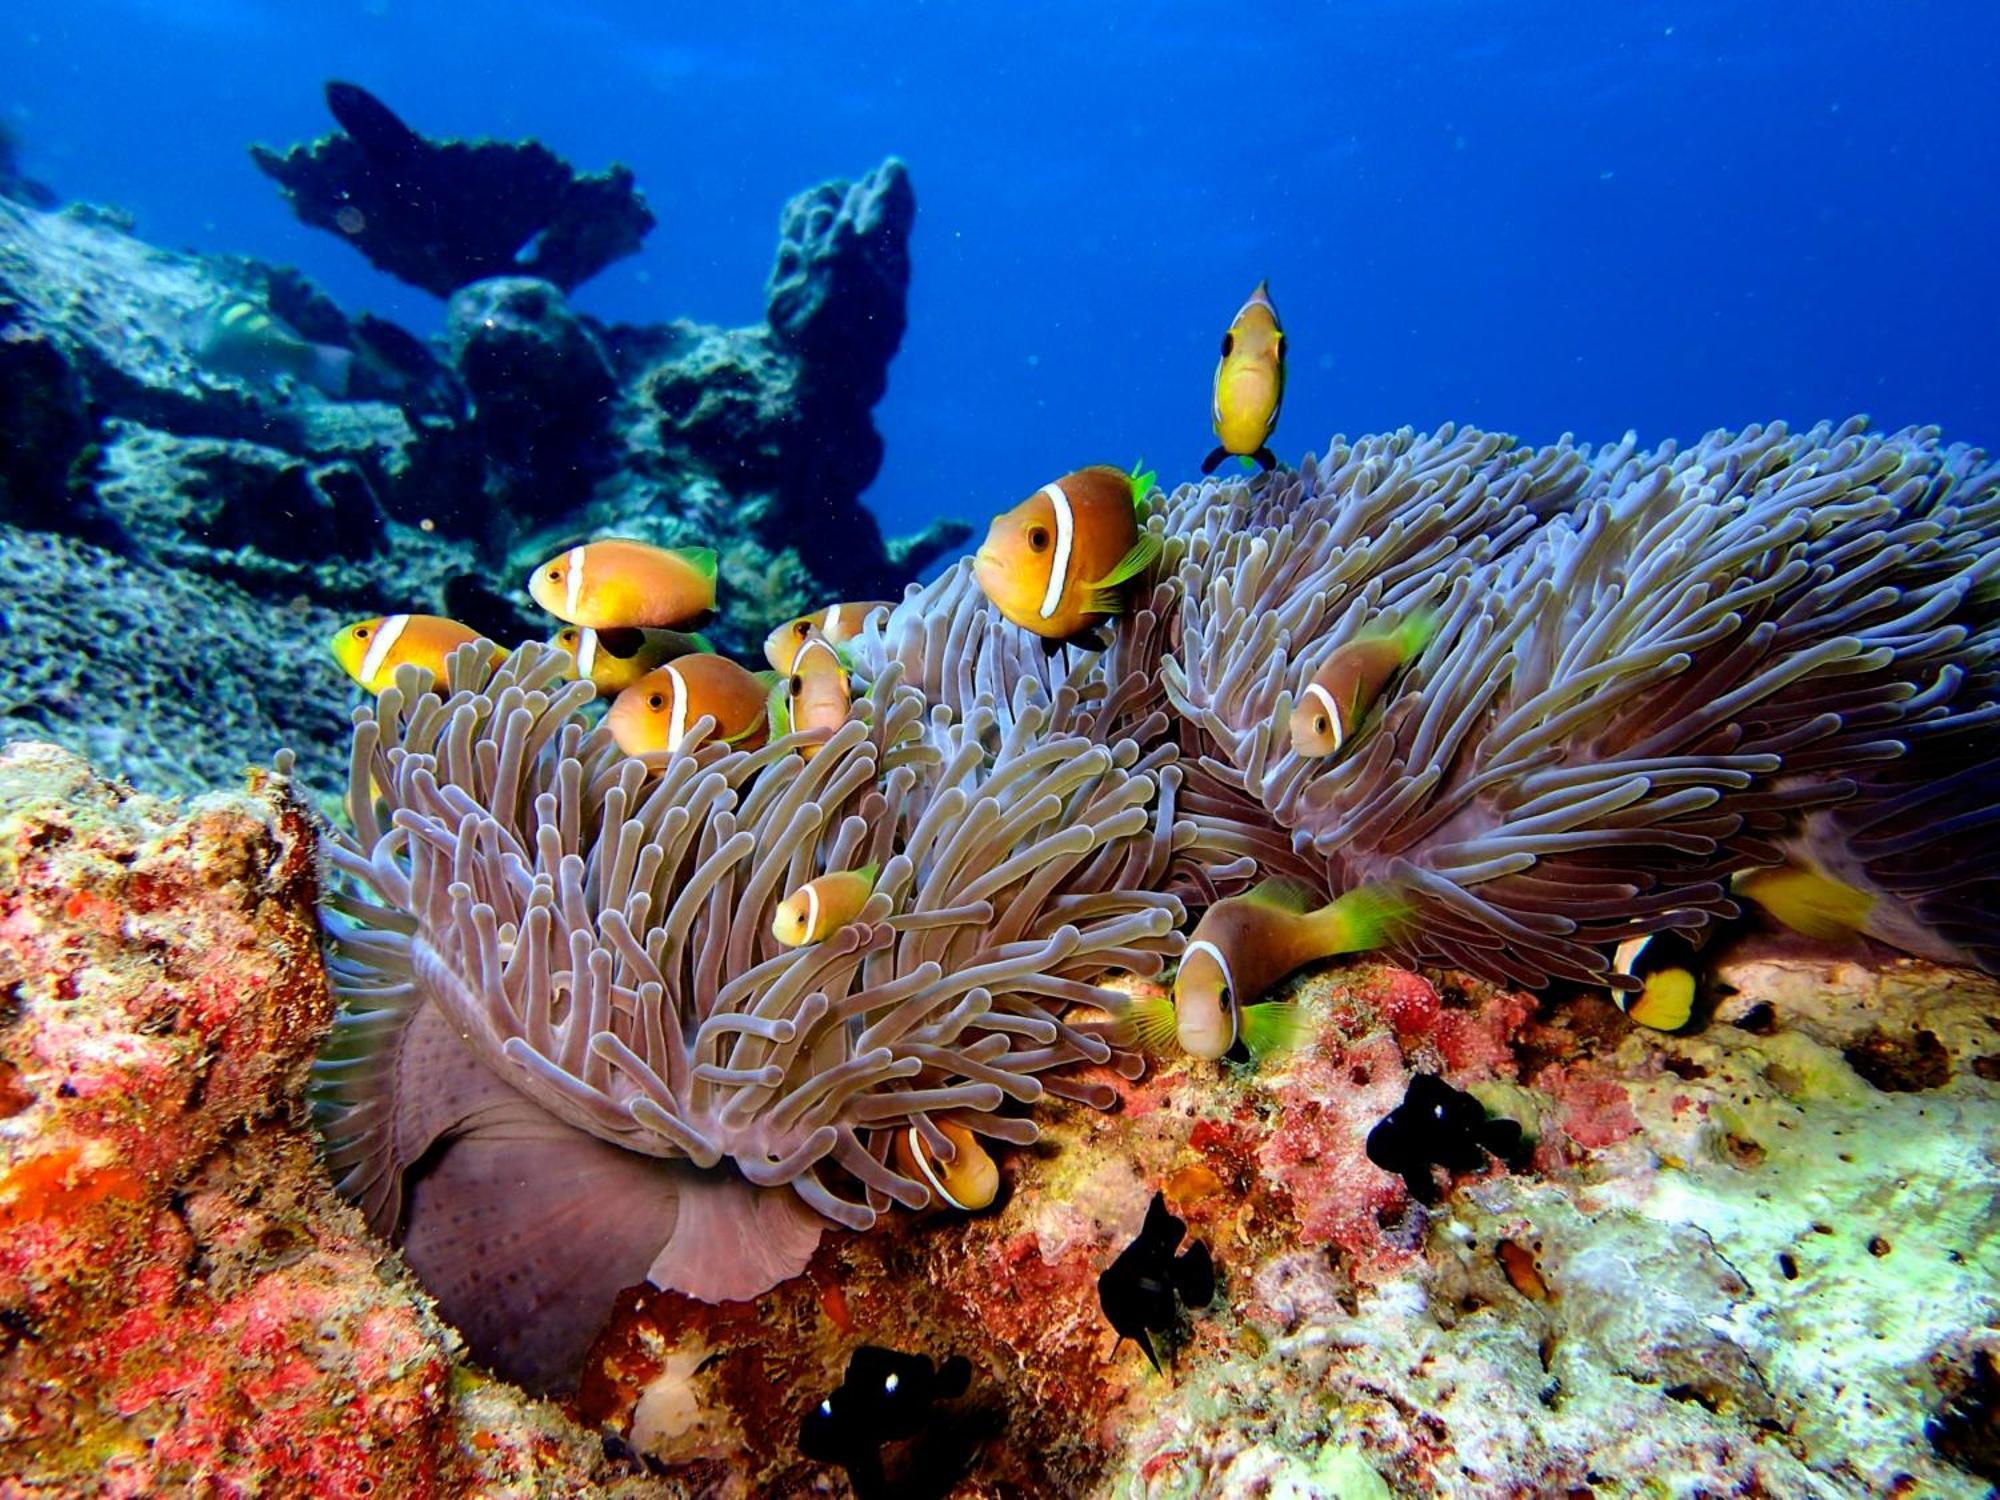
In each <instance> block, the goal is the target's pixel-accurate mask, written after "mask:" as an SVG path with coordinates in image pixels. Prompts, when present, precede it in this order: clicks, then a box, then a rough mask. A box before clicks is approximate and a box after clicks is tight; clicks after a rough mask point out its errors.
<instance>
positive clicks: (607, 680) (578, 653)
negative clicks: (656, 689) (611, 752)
mask: <svg viewBox="0 0 2000 1500" xmlns="http://www.w3.org/2000/svg"><path fill="white" fill-rule="evenodd" d="M549 644H550V645H552V646H554V647H555V648H556V649H557V650H558V651H562V652H566V653H567V654H568V656H569V658H570V676H572V677H574V678H577V679H578V680H580V681H584V682H589V683H591V684H593V685H594V686H595V687H596V688H597V691H598V694H599V695H600V696H602V697H606V698H614V697H616V696H617V695H618V694H620V693H622V692H624V691H625V689H627V688H628V687H630V686H631V685H632V684H633V683H635V682H637V681H638V680H639V679H640V678H641V677H644V676H645V675H646V674H647V673H648V672H651V671H653V670H655V669H656V668H658V667H662V666H665V665H666V664H667V663H668V662H670V661H672V660H674V659H675V658H676V657H680V656H693V655H700V654H702V653H704V652H713V651H714V650H715V647H714V646H712V645H710V644H709V641H708V638H707V637H706V636H703V635H698V634H695V633H694V632H692V631H682V630H591V629H589V628H588V627H587V626H581V625H566V626H564V627H563V628H562V629H561V630H558V631H557V632H556V633H555V637H554V639H552V640H551V641H550V642H549Z"/></svg>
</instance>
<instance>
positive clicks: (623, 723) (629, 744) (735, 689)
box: [604, 655, 770, 755]
mask: <svg viewBox="0 0 2000 1500" xmlns="http://www.w3.org/2000/svg"><path fill="white" fill-rule="evenodd" d="M769 692H770V688H769V685H768V684H767V683H766V682H765V681H763V680H762V679H760V678H759V677H758V676H757V674H755V673H754V672H746V671H745V670H744V669H743V668H741V667H739V666H737V665H736V663H735V662H733V661H731V660H730V659H729V658H728V657H726V656H701V655H696V656H682V657H677V658H675V659H674V660H673V661H670V662H668V663H667V664H666V665H665V666H663V667H658V668H655V669H654V670H653V671H651V672H648V673H647V674H646V675H645V676H643V677H641V678H640V679H639V680H638V681H637V682H635V683H633V684H632V685H631V686H630V687H628V688H626V689H625V690H624V691H623V692H621V693H620V694H619V695H618V696H617V698H616V699H614V700H613V702H612V704H611V711H610V712H609V713H607V714H606V715H605V716H604V723H605V726H606V727H607V728H608V729H610V731H611V737H612V738H613V739H614V740H616V741H617V742H618V748H619V749H620V750H623V751H624V752H625V753H626V754H627V755H649V754H653V753H655V752H657V751H661V750H665V751H670V752H671V751H675V750H678V749H680V748H681V742H682V741H683V740H685V739H686V738H687V734H688V731H689V730H690V729H692V728H694V726H695V722H696V721H697V720H699V719H700V718H701V717H702V716H703V715H707V716H708V717H710V718H712V719H714V720H715V737H716V738H717V739H719V740H721V741H722V742H723V743H724V744H728V745H734V746H736V747H737V748H738V749H741V750H754V749H756V747H757V746H759V745H761V744H763V743H764V737H765V734H766V732H767V731H768V729H769V722H768V719H767V717H766V709H765V699H766V697H767V696H768V695H769Z"/></svg>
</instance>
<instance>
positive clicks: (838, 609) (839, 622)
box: [764, 599, 896, 672]
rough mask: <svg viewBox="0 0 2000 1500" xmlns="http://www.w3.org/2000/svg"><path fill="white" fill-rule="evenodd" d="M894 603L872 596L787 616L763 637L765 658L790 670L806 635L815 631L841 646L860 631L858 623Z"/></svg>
mask: <svg viewBox="0 0 2000 1500" xmlns="http://www.w3.org/2000/svg"><path fill="white" fill-rule="evenodd" d="M895 607H896V606H895V605H893V604H891V603H889V601H888V600H886V599H871V600H868V601H867V602H865V603H861V604H830V605H828V606H827V607H826V608H825V609H823V610H820V611H818V612H817V613H816V614H810V615H800V616H799V617H798V618H797V619H796V620H787V621H785V623H784V624H782V625H779V626H777V627H775V628H774V629H773V630H772V631H771V633H770V634H769V635H767V636H765V637H764V660H766V661H768V662H769V663H770V664H771V669H772V670H773V671H776V672H789V671H791V670H792V658H793V657H794V656H796V655H798V650H799V647H801V646H803V645H804V644H805V643H806V637H807V636H809V635H812V634H813V633H814V632H815V631H817V632H818V633H819V634H820V636H821V637H823V638H824V639H825V640H826V641H827V642H828V643H829V644H830V645H835V646H843V645H845V644H847V642H849V641H851V640H853V639H854V638H855V637H856V636H857V635H859V634H861V627H862V626H863V625H865V624H867V623H868V617H869V616H870V615H872V614H874V613H875V611H876V610H878V609H880V610H890V609H894V608H895Z"/></svg>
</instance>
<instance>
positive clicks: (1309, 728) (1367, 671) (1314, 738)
mask: <svg viewBox="0 0 2000 1500" xmlns="http://www.w3.org/2000/svg"><path fill="white" fill-rule="evenodd" d="M1436 630H1437V617H1436V616H1435V615H1431V614H1419V615H1412V616H1410V618H1409V619H1407V620H1405V621H1403V623H1402V624H1400V625H1398V626H1397V627H1396V628H1395V629H1394V630H1388V631H1382V632H1379V633H1377V634H1374V635H1363V636H1359V637H1357V638H1356V639H1354V640H1351V641H1349V642H1348V643H1347V644H1346V645H1344V646H1342V647H1340V649H1339V650H1337V651H1335V652H1334V653H1333V655H1331V656H1329V657H1328V658H1327V659H1326V663H1325V665H1323V666H1322V667H1321V668H1320V669H1319V670H1318V671H1317V672H1315V673H1313V675H1312V679H1311V680H1310V681H1309V682H1307V683H1306V685H1305V689H1304V691H1302V692H1301V693H1300V694H1299V700H1298V704H1297V706H1296V707H1294V708H1293V709H1292V749H1293V750H1295V751H1297V752H1298V753H1299V754H1300V755H1306V756H1322V755H1338V754H1340V751H1341V747H1342V746H1343V745H1345V744H1346V743H1347V741H1348V739H1349V737H1350V736H1352V735H1353V733H1354V730H1355V726H1356V725H1358V724H1359V723H1360V722H1361V721H1362V719H1363V718H1365V717H1366V716H1367V713H1368V710H1369V709H1370V708H1372V707H1373V706H1374V704H1375V700H1376V698H1377V697H1379V696H1380V695H1381V692H1382V689H1383V688H1385V687H1387V686H1388V685H1389V679H1390V678H1392V677H1394V676H1395V675H1396V674H1397V673H1398V672H1400V671H1402V670H1403V668H1404V667H1406V666H1408V665H1409V664H1410V663H1411V661H1413V660H1414V659H1415V658H1416V655H1417V653H1418V652H1419V651H1421V650H1423V649H1424V646H1425V644H1426V643H1427V642H1428V641H1429V640H1430V638H1431V636H1432V634H1433V633H1434V632H1435V631H1436Z"/></svg>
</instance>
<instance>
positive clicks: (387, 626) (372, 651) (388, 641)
mask: <svg viewBox="0 0 2000 1500" xmlns="http://www.w3.org/2000/svg"><path fill="white" fill-rule="evenodd" d="M409 623H410V617H409V616H408V615H391V616H389V618H388V619H386V620H384V621H383V622H382V628H381V629H379V630H377V631H376V632H375V639H374V640H373V641H372V642H370V644H369V647H368V654H367V655H366V656H365V657H363V658H362V659H361V684H362V686H363V687H366V686H367V685H368V684H369V683H371V682H373V681H374V680H375V676H376V674H377V673H379V672H380V671H381V670H382V668H383V667H384V666H385V665H387V663H388V660H389V653H390V652H391V651H393V650H395V649H396V642H397V641H399V640H400V639H402V635H403V628H404V627H405V626H406V625H408V624H409ZM438 686H439V687H443V686H444V684H443V683H439V684H438Z"/></svg>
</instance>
